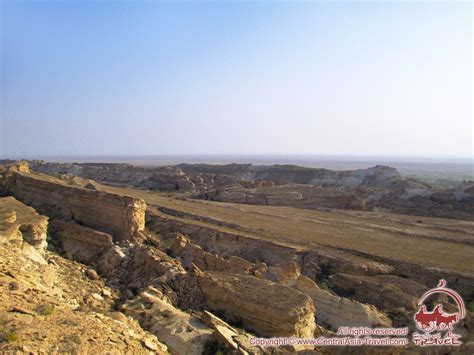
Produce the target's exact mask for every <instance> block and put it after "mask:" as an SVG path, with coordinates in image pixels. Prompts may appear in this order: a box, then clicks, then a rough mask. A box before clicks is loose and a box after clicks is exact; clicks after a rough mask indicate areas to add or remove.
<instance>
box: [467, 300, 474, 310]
mask: <svg viewBox="0 0 474 355" xmlns="http://www.w3.org/2000/svg"><path fill="white" fill-rule="evenodd" d="M467 310H468V311H469V312H472V313H474V301H471V302H469V303H468V304H467Z"/></svg>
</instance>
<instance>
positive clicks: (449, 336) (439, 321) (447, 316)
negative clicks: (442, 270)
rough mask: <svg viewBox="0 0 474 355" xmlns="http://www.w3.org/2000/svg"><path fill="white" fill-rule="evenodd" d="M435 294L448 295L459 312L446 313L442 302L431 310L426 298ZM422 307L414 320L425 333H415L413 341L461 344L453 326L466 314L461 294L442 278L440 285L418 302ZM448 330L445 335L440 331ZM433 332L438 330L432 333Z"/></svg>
mask: <svg viewBox="0 0 474 355" xmlns="http://www.w3.org/2000/svg"><path fill="white" fill-rule="evenodd" d="M434 294H445V295H448V296H449V297H450V298H451V299H453V300H454V302H455V303H456V305H457V308H458V312H456V313H446V312H445V311H444V310H443V305H442V304H437V305H436V306H435V308H434V309H433V311H431V312H429V311H427V309H426V305H425V304H424V302H425V300H426V299H427V298H428V297H430V296H432V295H434ZM418 305H419V306H420V308H419V309H418V312H416V313H415V316H414V320H415V324H416V326H417V328H418V329H420V330H422V331H423V332H424V333H417V332H415V333H413V341H414V342H415V344H416V345H420V346H428V345H461V342H460V341H459V338H460V337H461V336H460V335H459V334H455V333H453V332H452V330H453V326H454V325H455V324H456V323H458V322H459V321H460V320H461V319H463V318H464V317H465V315H466V308H465V306H464V301H463V299H462V298H461V296H459V294H458V293H457V292H456V291H454V290H452V289H450V288H447V287H446V281H445V280H443V279H441V280H440V281H439V284H438V287H437V288H433V289H431V290H429V291H427V292H426V293H425V294H424V295H423V296H422V297H421V298H420V301H419V302H418ZM444 331H447V332H446V334H445V335H444V337H443V336H442V334H441V333H440V332H444ZM432 332H436V333H434V334H431V333H432Z"/></svg>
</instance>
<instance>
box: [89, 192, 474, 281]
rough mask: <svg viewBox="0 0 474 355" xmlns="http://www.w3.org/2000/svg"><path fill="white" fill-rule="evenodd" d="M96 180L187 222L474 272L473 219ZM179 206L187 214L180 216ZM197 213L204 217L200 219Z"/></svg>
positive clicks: (304, 245) (304, 246)
mask: <svg viewBox="0 0 474 355" xmlns="http://www.w3.org/2000/svg"><path fill="white" fill-rule="evenodd" d="M97 186H98V187H99V190H103V191H108V192H112V193H116V194H122V195H127V196H133V197H138V198H142V199H144V200H145V201H146V202H147V204H148V206H149V208H150V210H152V211H154V212H156V213H157V214H161V215H163V216H166V217H167V218H171V219H177V220H181V221H185V222H186V223H191V224H197V225H204V226H207V227H210V228H215V229H218V230H223V231H225V232H230V233H236V234H242V235H247V236H252V237H255V238H261V239H265V240H269V241H274V242H277V243H282V244H286V245H291V246H294V247H297V248H302V249H312V248H320V247H321V246H323V247H328V248H334V250H337V249H339V250H341V249H346V250H347V252H350V251H351V250H353V251H357V252H362V253H366V254H368V255H380V256H383V257H387V258H393V259H395V260H404V261H409V262H416V263H421V264H423V265H426V266H429V267H437V268H441V269H446V270H453V271H459V272H467V273H470V274H473V273H474V264H473V263H472V257H473V255H474V222H471V221H460V220H450V219H444V218H432V217H418V216H406V215H400V214H391V213H378V212H364V211H346V210H333V211H310V210H304V209H299V208H291V207H273V206H251V205H244V204H233V203H218V202H211V201H200V200H178V199H173V198H167V197H164V196H160V195H159V194H157V193H153V192H149V191H143V190H138V189H133V188H121V187H112V186H106V185H103V184H97ZM160 207H165V208H166V209H169V210H166V209H163V208H160ZM166 211H167V212H168V213H166ZM180 212H185V213H187V214H188V215H184V216H183V217H181V218H179V215H180ZM200 217H207V218H208V219H206V222H203V221H200ZM222 222H224V224H225V226H224V225H222ZM328 250H331V249H328ZM346 255H347V254H346Z"/></svg>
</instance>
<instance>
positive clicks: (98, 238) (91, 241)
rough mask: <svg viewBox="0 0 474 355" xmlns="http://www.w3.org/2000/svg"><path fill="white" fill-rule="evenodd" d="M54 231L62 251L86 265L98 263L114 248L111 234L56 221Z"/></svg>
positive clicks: (72, 223) (53, 224)
mask: <svg viewBox="0 0 474 355" xmlns="http://www.w3.org/2000/svg"><path fill="white" fill-rule="evenodd" d="M52 229H53V230H54V231H55V237H56V238H57V239H58V241H59V242H60V243H61V247H62V249H63V250H64V251H65V252H66V253H68V254H69V255H70V256H71V257H72V258H73V259H74V260H78V261H80V262H81V263H84V264H92V263H94V262H96V261H97V260H99V258H100V257H102V255H103V254H105V252H106V251H108V249H110V248H111V247H112V246H113V242H112V236H111V235H110V234H108V233H104V232H99V231H97V230H95V229H92V228H88V227H83V226H81V225H79V224H76V223H74V222H65V221H60V220H58V221H54V222H53V223H52Z"/></svg>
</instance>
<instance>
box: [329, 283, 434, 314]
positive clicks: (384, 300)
mask: <svg viewBox="0 0 474 355" xmlns="http://www.w3.org/2000/svg"><path fill="white" fill-rule="evenodd" d="M330 281H331V283H332V284H333V285H334V288H335V289H337V290H339V291H341V292H342V293H346V294H350V295H352V296H353V297H355V298H356V299H358V300H359V301H361V302H367V303H370V304H374V305H376V306H377V307H378V308H380V309H384V310H387V311H395V310H398V309H400V308H401V309H404V310H405V311H413V310H415V309H416V308H417V306H418V300H419V298H420V296H419V295H422V294H423V293H425V292H426V291H427V290H428V288H427V287H426V286H424V285H422V284H420V283H418V282H416V281H412V280H408V279H404V278H401V277H399V276H395V275H376V276H357V275H348V274H336V275H333V276H331V277H330Z"/></svg>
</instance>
